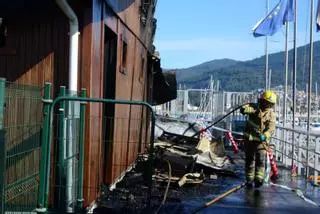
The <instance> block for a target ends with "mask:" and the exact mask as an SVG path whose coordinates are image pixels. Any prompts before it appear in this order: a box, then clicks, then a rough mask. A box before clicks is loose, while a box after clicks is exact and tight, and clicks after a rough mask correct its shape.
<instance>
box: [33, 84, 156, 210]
mask: <svg viewBox="0 0 320 214" xmlns="http://www.w3.org/2000/svg"><path fill="white" fill-rule="evenodd" d="M50 94H51V84H50V83H47V84H46V85H45V88H44V99H43V105H44V106H43V114H44V119H43V132H42V146H41V159H42V160H43V161H41V165H40V184H39V195H38V208H37V209H36V211H37V212H47V211H48V207H49V203H50V201H49V198H51V200H52V199H53V200H54V201H56V202H57V203H53V205H52V202H51V203H50V210H51V211H58V212H59V211H60V212H63V211H68V212H70V213H72V212H77V211H81V210H82V209H83V201H84V199H83V198H84V195H83V193H84V191H85V190H87V189H93V188H95V189H100V185H101V184H103V183H99V184H97V185H96V184H92V185H91V186H85V185H84V171H85V169H84V157H85V151H84V145H85V144H84V143H85V142H90V143H92V144H96V145H97V144H98V142H97V141H94V140H95V139H85V138H86V136H85V132H86V130H85V127H86V126H85V122H86V120H87V119H92V120H96V121H97V122H98V123H100V122H101V124H103V123H107V122H109V123H114V121H118V122H119V124H121V123H120V122H121V121H127V122H129V124H130V122H131V123H132V124H131V125H132V126H135V127H139V125H138V123H139V124H142V122H143V120H142V119H141V118H140V120H138V121H137V120H135V118H134V117H133V116H129V118H125V117H126V116H124V118H115V117H114V118H99V117H95V116H94V115H89V114H87V113H86V108H87V107H86V106H88V105H90V106H91V105H93V104H94V103H95V104H100V105H106V104H112V105H118V106H119V105H121V106H123V105H127V106H132V107H131V110H132V111H131V112H134V109H133V108H134V106H140V107H144V108H146V109H147V115H149V116H150V120H149V119H147V120H145V123H146V124H145V129H146V130H147V131H146V136H145V141H148V142H149V144H148V155H149V157H148V163H149V164H148V167H146V169H145V170H146V171H147V177H148V181H147V182H148V184H149V196H151V188H152V174H153V146H154V145H153V142H154V126H155V114H154V112H153V109H152V106H150V105H149V104H148V103H146V102H142V101H131V100H112V99H102V98H89V97H86V90H85V89H83V90H82V91H81V94H80V96H76V95H73V96H70V95H69V96H68V95H67V94H66V91H65V88H64V87H60V94H59V96H58V97H57V98H55V99H53V100H52V99H51V96H50ZM67 104H69V107H70V106H71V105H75V106H76V105H79V108H80V109H78V110H79V112H78V110H77V108H74V110H72V114H70V110H68V111H66V112H65V109H67ZM57 107H59V108H58V111H59V112H58V113H56V110H57ZM96 107H97V106H96ZM74 112H76V113H74ZM149 116H146V118H147V117H148V118H149ZM111 119H112V121H110V120H111ZM54 121H55V122H54ZM99 121H100V122H99ZM68 123H72V125H71V126H70V125H68ZM149 123H150V124H149ZM150 125H151V126H150ZM68 127H73V129H75V130H69V129H68ZM117 128H119V129H120V128H123V127H121V125H118V126H117V127H115V129H117ZM149 128H150V129H149ZM54 130H56V131H54ZM149 130H150V132H149ZM120 131H122V132H123V131H124V132H126V133H128V130H122V129H121V130H120ZM120 131H119V132H120ZM134 131H135V133H134V134H136V132H139V130H136V129H135V130H134ZM112 132H113V131H112ZM148 133H150V134H148ZM70 134H71V135H72V138H70V137H69V136H70ZM101 134H102V133H101ZM135 138H137V137H135ZM147 139H148V140H147ZM67 142H68V143H67ZM103 142H104V143H106V144H112V143H116V144H117V145H119V144H122V145H126V146H127V147H126V148H127V150H126V151H129V148H131V149H132V148H133V147H132V144H137V145H135V147H137V148H138V147H139V150H140V149H141V148H140V147H142V146H141V145H140V144H141V143H142V140H139V139H138V141H137V140H136V139H128V140H125V141H121V142H120V141H119V142H118V141H117V142H114V139H113V138H111V139H109V138H108V139H107V138H106V139H103ZM71 144H72V147H73V148H72V149H71V150H72V151H71V153H70V154H67V150H70V148H69V149H68V147H67V146H69V147H70V145H71ZM53 145H54V146H55V147H56V152H53V151H52V147H53ZM53 153H55V157H54V160H51V159H52V158H51V157H50V156H51V155H50V154H53ZM130 154H131V153H129V152H128V154H126V155H127V156H128V155H130ZM127 156H125V155H124V156H123V158H124V159H126V160H127V159H128V160H129V159H130V158H131V159H132V157H129V156H128V157H127ZM121 161H122V160H121ZM127 162H128V161H127ZM122 164H123V163H122V162H115V163H113V165H112V167H118V168H119V167H120V166H121V167H122ZM52 166H53V167H52ZM122 168H123V167H122ZM122 168H121V169H122ZM98 170H100V169H98ZM69 171H70V172H71V173H73V174H72V175H71V176H72V177H73V178H72V179H71V182H68V180H70V179H68V177H67V176H69V174H70V173H68V172H69ZM56 175H58V176H56ZM52 176H55V177H57V179H56V180H55V181H54V180H53V177H52ZM93 185H95V186H93ZM52 187H53V188H52ZM69 189H70V191H68V190H69ZM66 190H67V191H66ZM53 194H55V195H53ZM67 194H68V198H66V196H67ZM149 198H151V197H149ZM69 199H71V201H69ZM64 201H66V202H67V203H65V202H64ZM69 202H71V203H69Z"/></svg>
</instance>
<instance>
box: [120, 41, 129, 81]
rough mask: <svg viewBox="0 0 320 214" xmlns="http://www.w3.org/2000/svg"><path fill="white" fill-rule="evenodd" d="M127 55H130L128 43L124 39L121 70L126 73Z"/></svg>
mask: <svg viewBox="0 0 320 214" xmlns="http://www.w3.org/2000/svg"><path fill="white" fill-rule="evenodd" d="M127 57H128V44H127V43H126V42H125V41H122V54H121V62H122V63H121V69H120V72H121V73H122V74H124V75H126V74H127Z"/></svg>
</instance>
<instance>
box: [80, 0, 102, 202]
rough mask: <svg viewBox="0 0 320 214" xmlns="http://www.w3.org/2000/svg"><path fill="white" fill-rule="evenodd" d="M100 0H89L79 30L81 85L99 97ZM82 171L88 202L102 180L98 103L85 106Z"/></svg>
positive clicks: (97, 190)
mask: <svg viewBox="0 0 320 214" xmlns="http://www.w3.org/2000/svg"><path fill="white" fill-rule="evenodd" d="M102 6H103V4H102V2H101V1H100V0H93V1H92V8H87V9H85V10H84V13H83V27H82V30H81V32H80V33H81V55H80V58H81V66H80V67H81V68H80V77H81V87H83V88H86V89H87V90H88V96H90V97H102V92H103V84H102V81H103V76H102V73H103V57H102V54H103V48H104V45H103V41H104V40H103V36H104V33H103V29H104V24H103V18H102ZM85 130H86V131H85V141H86V142H85V160H84V162H85V175H84V198H85V205H86V206H87V205H89V204H90V203H91V202H92V201H93V200H95V199H96V198H97V196H98V195H99V186H100V184H101V183H102V179H103V178H102V175H103V173H102V160H103V159H102V153H101V152H102V149H101V146H102V139H101V136H102V107H101V105H97V104H90V105H88V108H87V118H86V127H85Z"/></svg>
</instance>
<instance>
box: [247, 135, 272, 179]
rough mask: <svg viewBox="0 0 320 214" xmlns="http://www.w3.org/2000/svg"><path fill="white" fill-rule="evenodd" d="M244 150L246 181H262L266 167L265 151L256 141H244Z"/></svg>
mask: <svg viewBox="0 0 320 214" xmlns="http://www.w3.org/2000/svg"><path fill="white" fill-rule="evenodd" d="M244 149H245V156H246V160H245V170H246V179H247V181H250V182H251V181H254V180H260V181H263V179H264V172H265V166H266V154H267V152H266V150H265V149H264V147H263V145H262V143H261V142H258V141H248V140H247V141H246V142H245V145H244Z"/></svg>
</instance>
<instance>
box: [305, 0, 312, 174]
mask: <svg viewBox="0 0 320 214" xmlns="http://www.w3.org/2000/svg"><path fill="white" fill-rule="evenodd" d="M313 10H314V9H313V0H311V8H310V44H309V45H310V48H309V49H310V54H309V82H308V124H307V133H308V135H307V155H306V162H307V163H306V164H307V166H306V167H307V170H306V177H308V174H309V152H308V149H309V141H310V114H311V96H312V69H313Z"/></svg>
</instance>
